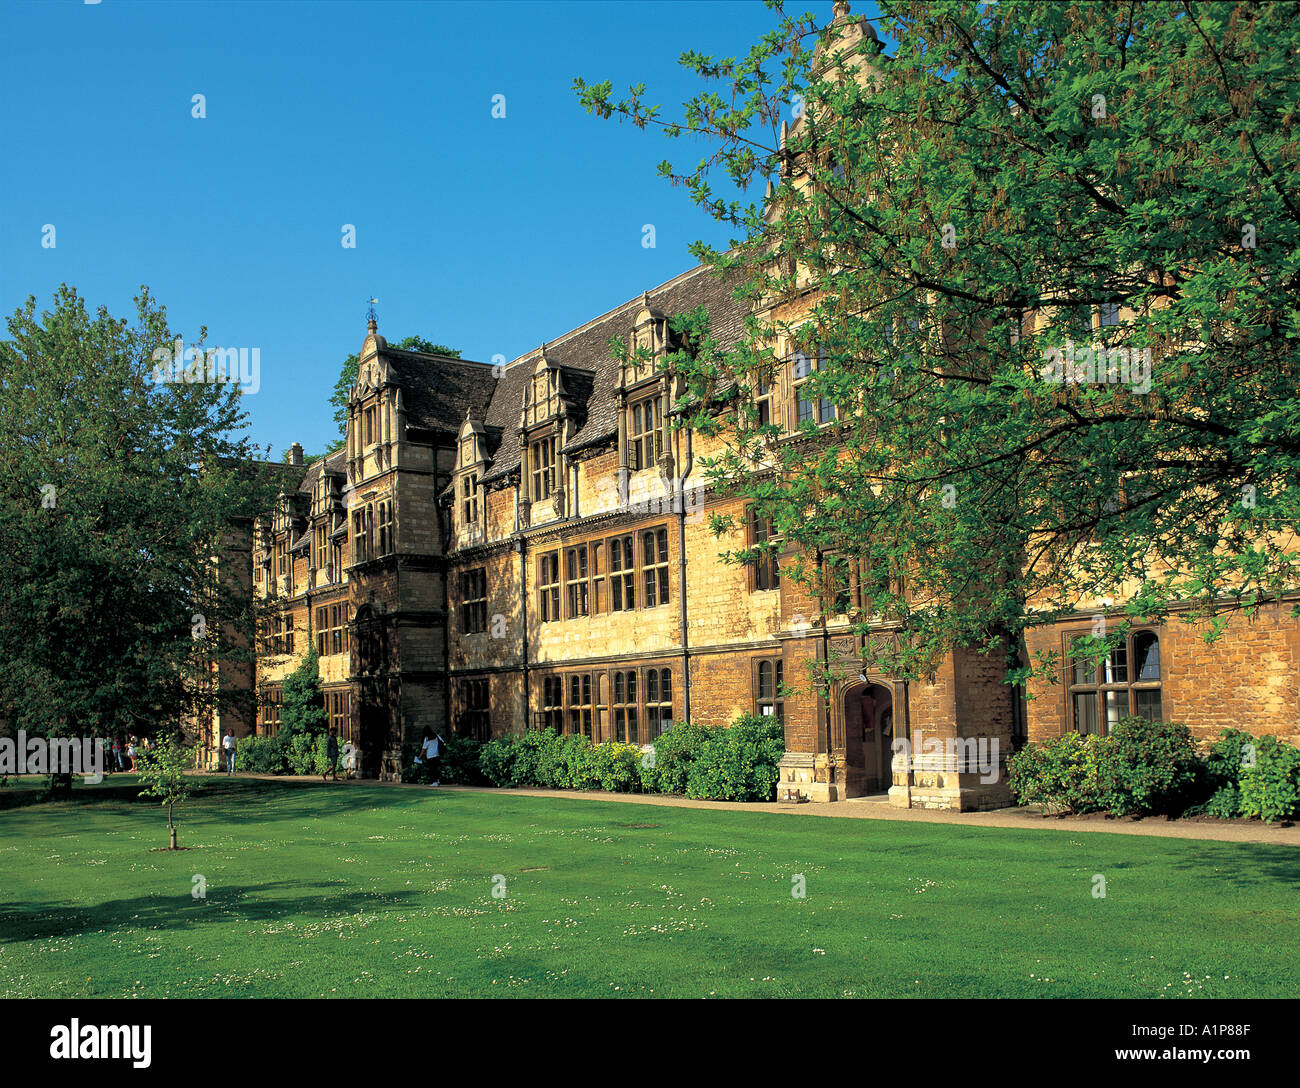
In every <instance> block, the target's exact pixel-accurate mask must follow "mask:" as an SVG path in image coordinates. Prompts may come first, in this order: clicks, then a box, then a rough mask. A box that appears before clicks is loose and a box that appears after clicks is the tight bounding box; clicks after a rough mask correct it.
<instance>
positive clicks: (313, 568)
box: [251, 7, 1300, 809]
mask: <svg viewBox="0 0 1300 1088" xmlns="http://www.w3.org/2000/svg"><path fill="white" fill-rule="evenodd" d="M837 16H838V17H840V18H843V17H844V13H843V12H842V11H841V10H840V9H839V7H837ZM861 32H865V33H869V30H867V29H865V27H864V29H863V30H862V31H861ZM733 287H734V285H733V284H731V283H728V282H724V281H721V280H719V279H718V278H717V277H716V276H714V275H713V273H711V272H709V271H707V270H705V269H702V268H696V269H692V270H690V271H688V272H685V273H683V274H682V275H680V276H677V277H676V278H674V279H672V280H670V281H669V282H667V283H664V284H662V285H660V286H658V287H656V288H654V289H653V290H650V291H647V292H645V293H644V294H643V295H642V296H641V297H640V298H637V299H632V300H630V301H628V302H625V303H624V304H622V305H621V306H618V307H617V308H615V309H613V310H611V311H609V312H607V313H605V314H602V315H601V316H599V317H595V318H593V319H592V320H590V321H588V322H587V323H586V324H584V325H582V326H581V327H579V328H576V329H573V330H571V331H569V332H565V333H562V334H559V335H556V336H555V337H554V338H553V339H549V340H547V341H546V342H545V343H543V344H542V345H541V346H540V347H539V348H537V349H536V350H535V351H532V352H529V353H527V354H525V355H523V356H520V357H519V358H517V359H514V360H513V361H511V362H509V363H507V364H506V365H504V366H503V367H496V368H494V367H492V366H489V365H487V364H483V363H476V362H469V361H464V360H460V359H451V358H446V357H441V356H435V355H426V354H421V353H418V352H411V351H402V350H398V349H395V348H392V347H390V346H389V345H388V344H387V342H386V341H385V339H384V337H383V336H382V335H380V333H379V331H378V329H377V327H376V323H375V321H374V320H373V319H372V320H371V322H370V325H369V328H368V330H367V333H366V336H365V339H364V342H363V344H362V346H361V351H360V361H359V376H358V380H357V384H356V387H355V389H354V390H353V393H352V397H351V401H350V404H349V408H348V428H347V440H346V443H345V445H344V446H343V447H342V448H341V449H340V450H339V451H337V452H336V453H333V454H331V455H330V456H328V457H326V458H324V459H323V460H320V461H317V462H316V463H314V464H312V465H310V466H304V465H301V449H300V448H297V447H295V449H296V454H295V456H296V457H297V462H296V463H297V466H298V467H300V473H301V475H300V482H298V483H297V485H296V487H286V489H285V490H284V492H283V493H282V494H281V495H280V497H279V500H278V504H277V506H276V508H275V509H274V510H273V511H270V512H268V513H267V515H266V516H264V517H262V518H260V519H258V521H257V522H256V524H255V525H254V527H253V530H252V541H251V565H252V576H251V581H252V586H253V590H254V593H255V594H258V595H261V596H264V597H268V598H274V600H275V601H276V602H278V603H279V608H278V610H277V615H276V618H275V619H273V620H272V621H271V622H270V623H269V624H268V625H267V627H266V629H265V630H264V631H263V635H262V638H261V640H260V646H259V655H258V666H257V678H256V684H257V689H258V696H259V706H260V709H259V717H258V722H257V726H256V728H257V729H258V731H273V730H274V729H275V728H276V726H277V724H278V721H279V702H280V685H281V683H282V682H283V679H284V677H285V675H286V674H287V673H288V672H289V671H291V669H292V668H293V667H294V666H295V665H296V664H297V661H298V660H299V658H300V657H301V656H302V654H304V653H305V652H306V650H307V647H308V646H309V645H314V646H315V647H316V649H317V651H318V652H319V654H320V662H321V664H320V668H321V677H322V682H323V686H324V691H325V703H326V710H327V713H328V716H329V720H330V723H331V724H332V725H334V726H335V727H337V728H338V730H339V732H340V735H341V736H342V737H343V738H345V739H350V740H354V741H356V742H357V743H358V744H359V745H360V748H361V751H362V753H363V757H362V773H363V775H367V776H379V777H382V778H392V777H394V776H396V775H397V773H398V772H399V769H400V766H401V760H402V758H403V755H404V752H403V746H406V752H407V753H409V752H410V751H411V750H412V749H413V747H414V746H415V745H416V744H418V741H419V738H420V736H421V734H422V731H423V730H424V729H425V728H430V729H434V730H437V731H440V732H442V733H443V735H444V736H450V735H452V734H463V735H464V734H467V735H473V736H477V737H480V738H488V737H495V736H501V735H504V734H510V733H514V734H519V733H522V732H523V731H524V730H528V729H538V728H553V729H556V730H559V731H561V732H564V733H582V734H584V735H586V736H589V737H590V738H591V739H592V740H593V741H596V742H599V741H603V740H609V739H613V740H619V741H626V742H629V743H635V744H646V743H648V742H649V741H651V740H653V739H654V738H655V737H656V736H658V735H659V734H660V733H661V732H663V731H664V730H666V729H668V728H670V727H671V724H672V723H673V722H680V721H684V720H691V721H694V722H699V723H703V724H716V725H725V724H729V723H730V722H731V721H732V720H734V718H735V717H736V716H737V715H738V714H740V713H742V712H750V713H755V714H760V715H769V714H770V715H775V716H777V717H778V718H779V719H781V720H782V722H783V723H784V728H785V734H786V747H787V755H786V757H785V759H784V761H783V764H782V782H781V787H780V794H781V795H782V796H785V795H787V794H791V793H798V794H801V795H803V796H806V797H811V798H813V799H820V800H838V799H843V798H846V797H854V796H859V795H863V794H866V793H873V792H883V791H885V790H888V791H889V796H890V800H891V801H892V802H894V803H896V804H900V805H911V806H924V807H953V808H962V809H972V808H983V807H993V806H997V805H1001V804H1005V803H1007V802H1008V800H1009V798H1008V794H1007V789H1006V785H1005V776H1004V774H1002V773H1001V767H1004V765H1005V759H1006V756H1007V755H1008V754H1009V752H1010V751H1012V750H1013V749H1014V747H1015V746H1016V745H1018V744H1020V743H1023V742H1024V741H1025V740H1026V739H1033V740H1040V739H1044V738H1046V737H1049V736H1054V735H1057V734H1060V733H1061V732H1063V731H1066V730H1079V731H1082V732H1105V731H1106V729H1107V728H1108V727H1109V725H1111V724H1113V723H1114V722H1115V721H1117V720H1118V718H1119V717H1120V716H1122V715H1124V714H1128V713H1136V714H1139V715H1142V716H1145V717H1148V718H1150V719H1153V720H1159V719H1164V720H1178V721H1183V722H1186V723H1187V724H1188V725H1189V726H1191V727H1192V728H1193V730H1194V731H1195V732H1196V733H1197V734H1198V735H1200V736H1203V737H1210V736H1212V735H1213V734H1215V733H1217V730H1218V729H1219V728H1221V727H1224V726H1236V727H1243V728H1248V729H1250V730H1252V731H1254V732H1257V733H1261V734H1262V733H1274V734H1277V735H1279V736H1283V737H1287V738H1289V739H1291V740H1293V741H1295V740H1297V739H1300V736H1297V733H1298V731H1300V726H1298V725H1297V722H1300V623H1298V622H1297V621H1296V620H1295V619H1292V618H1289V617H1287V616H1285V615H1284V614H1283V612H1282V611H1281V610H1275V611H1273V612H1271V613H1267V614H1266V615H1265V616H1264V617H1263V618H1260V619H1257V620H1255V621H1253V622H1246V621H1245V620H1240V621H1237V622H1234V624H1233V625H1231V626H1230V627H1229V630H1228V632H1227V633H1226V634H1225V635H1224V636H1223V637H1222V638H1221V639H1220V640H1219V641H1218V642H1217V643H1214V644H1212V645H1205V644H1204V643H1203V642H1202V640H1201V639H1200V637H1199V635H1200V631H1199V630H1198V629H1197V628H1194V627H1190V626H1188V625H1183V624H1180V623H1175V624H1171V625H1167V626H1155V627H1148V628H1139V629H1138V630H1136V631H1134V633H1133V634H1132V636H1131V637H1130V638H1129V640H1128V643H1127V645H1126V646H1125V647H1123V648H1120V649H1117V650H1116V651H1115V652H1114V653H1113V654H1112V656H1111V659H1110V661H1109V662H1108V663H1107V664H1106V665H1105V666H1104V667H1103V668H1102V669H1101V670H1100V672H1099V671H1098V670H1096V669H1092V668H1091V667H1088V666H1085V665H1084V664H1083V663H1074V662H1069V661H1067V664H1066V665H1065V666H1064V667H1063V669H1062V671H1061V674H1060V676H1059V677H1057V678H1056V680H1057V681H1058V682H1057V683H1055V684H1049V683H1047V682H1043V683H1040V684H1036V685H1032V686H1031V688H1030V690H1029V691H1028V692H1024V691H1018V690H1016V689H1013V688H1011V687H1009V686H1007V685H1006V684H1004V683H1003V682H1002V678H1003V675H1004V673H1005V670H1006V664H1007V663H1006V661H1005V660H1003V659H1001V658H997V659H994V658H990V657H986V656H982V655H980V654H977V653H974V652H970V651H964V650H960V649H959V650H957V651H955V652H953V653H952V654H950V655H949V656H948V658H947V659H946V661H945V662H944V664H943V666H942V668H941V669H940V670H939V672H938V674H937V675H936V676H935V677H934V678H933V679H932V680H931V681H930V682H925V683H918V682H911V683H908V682H904V681H901V680H898V679H896V678H893V677H889V676H883V675H876V674H874V673H866V672H864V671H863V667H862V664H861V653H860V651H861V641H860V636H858V635H855V634H854V633H853V631H852V629H851V627H850V622H851V620H854V619H860V618H861V610H860V608H859V605H860V603H861V602H860V598H859V595H858V584H857V583H858V579H857V572H856V571H855V570H854V569H853V567H852V565H851V564H849V565H848V567H847V568H846V571H845V575H846V576H845V578H844V579H843V580H842V583H841V590H840V591H839V592H837V593H836V594H834V596H833V599H830V600H826V601H824V602H823V601H822V600H819V599H817V598H814V597H812V596H810V595H809V594H808V593H807V592H806V591H805V590H804V589H803V588H802V587H800V586H798V585H795V584H794V583H793V582H792V581H791V580H789V579H783V578H782V577H781V564H782V561H781V560H780V559H779V558H778V559H776V560H772V561H769V562H764V563H756V564H750V565H748V566H745V565H736V564H734V563H730V562H727V561H726V560H725V559H724V558H723V553H725V552H728V551H735V550H737V549H739V548H744V547H746V546H748V545H751V544H753V543H754V542H756V541H758V540H761V539H764V538H765V536H766V533H767V531H768V530H767V526H766V525H764V524H761V523H759V522H757V521H756V520H755V519H754V518H753V517H752V516H750V510H749V509H748V508H747V507H746V505H745V503H744V502H743V501H739V500H737V499H735V498H728V497H726V496H724V495H720V494H718V493H716V492H715V491H714V490H713V489H711V488H710V487H709V486H708V484H707V482H706V481H705V480H703V479H702V474H701V471H700V469H699V460H700V458H701V457H704V456H707V455H708V454H709V453H710V452H713V450H714V449H715V448H716V447H712V446H711V445H710V443H711V442H713V441H716V440H708V441H706V440H704V439H703V438H702V437H701V436H698V435H695V434H693V433H692V432H691V431H689V430H677V429H673V428H671V427H670V425H669V424H670V421H671V418H672V414H673V410H674V404H675V401H676V398H677V397H678V396H679V395H680V393H681V391H682V390H681V387H680V385H679V379H677V378H675V377H674V376H672V375H671V374H667V373H664V372H663V371H662V370H661V369H660V368H658V367H657V366H655V365H654V364H653V363H649V362H645V361H643V360H640V359H638V357H637V355H636V354H634V352H635V350H636V349H640V350H641V351H642V352H644V353H647V354H648V356H649V357H650V358H660V357H662V356H663V355H664V354H666V353H670V352H672V351H675V350H677V349H678V348H679V347H681V346H682V345H681V344H680V343H679V341H678V338H677V336H676V334H675V333H674V332H673V330H672V328H671V327H670V320H671V319H672V318H673V317H675V316H677V315H679V314H682V313H684V312H687V311H690V310H694V309H695V308H697V307H699V306H705V307H707V309H708V312H709V315H710V334H711V335H712V336H713V337H715V338H716V339H717V340H718V341H719V342H720V344H722V345H723V346H724V347H725V346H728V345H731V344H734V343H735V342H736V341H737V340H738V339H739V338H740V337H741V336H742V334H743V322H744V320H745V318H746V316H747V310H746V308H745V306H744V305H742V304H741V303H739V302H737V300H736V299H735V298H734V292H733ZM1092 320H1093V322H1094V323H1100V322H1102V321H1103V320H1104V317H1103V315H1101V314H1093V315H1092ZM611 339H614V340H617V341H618V342H619V343H620V344H622V345H624V346H625V347H626V348H627V349H628V350H629V353H630V354H629V355H628V356H626V357H620V356H618V355H616V354H615V353H614V352H612V351H611V350H610V346H609V344H610V341H611ZM777 349H778V356H779V357H780V358H783V359H784V369H783V371H782V372H781V373H780V374H779V375H778V376H777V378H776V380H775V381H774V382H773V383H771V384H770V386H768V387H766V388H765V389H764V390H762V391H761V397H762V399H763V400H764V401H765V403H764V406H763V408H764V410H765V411H766V413H767V417H766V418H768V419H770V420H771V421H773V422H779V423H781V424H782V425H783V426H784V427H785V428H786V430H787V431H789V432H794V431H796V430H797V429H798V426H799V422H800V420H803V419H808V418H812V419H814V421H815V422H817V423H819V424H823V423H829V422H831V421H833V419H834V412H835V409H834V407H833V406H830V407H829V408H828V407H827V406H826V405H825V404H824V403H821V404H814V403H811V402H809V401H807V400H805V399H803V398H802V397H801V394H800V390H799V386H798V381H799V374H798V372H797V370H796V368H795V365H794V354H793V352H792V351H791V350H790V349H789V346H788V345H786V344H778V345H777ZM715 513H717V514H723V515H731V516H732V518H733V524H734V528H733V529H732V530H731V531H730V532H729V533H727V534H724V535H723V536H721V537H719V536H716V535H714V533H713V531H712V530H711V528H710V525H709V516H710V515H712V514H715ZM1107 611H1110V612H1112V613H1113V614H1119V613H1120V612H1121V611H1122V609H1120V608H1119V607H1118V606H1117V605H1116V604H1115V603H1114V602H1105V601H1090V602H1082V603H1081V605H1080V610H1079V613H1078V614H1077V616H1075V617H1073V618H1071V619H1067V620H1065V621H1063V622H1061V623H1058V624H1054V625H1051V626H1047V627H1043V628H1040V629H1038V630H1036V631H1034V632H1033V634H1032V636H1031V637H1030V638H1029V639H1028V640H1027V644H1026V646H1025V647H1024V648H1023V650H1022V652H1024V653H1034V652H1036V651H1038V650H1040V649H1047V648H1055V649H1056V650H1058V651H1064V650H1065V649H1066V648H1067V647H1068V645H1069V642H1070V640H1071V639H1073V638H1074V637H1075V636H1077V635H1079V634H1083V633H1087V631H1088V630H1089V629H1090V626H1091V624H1092V622H1093V617H1094V616H1095V615H1097V614H1098V613H1099V612H1100V613H1102V614H1105V613H1106V612H1107ZM810 659H813V660H817V661H819V662H821V663H822V664H823V665H824V667H825V668H826V669H827V670H829V672H830V674H831V676H832V677H833V680H832V683H831V686H830V691H829V694H828V696H826V697H822V696H821V695H820V694H816V693H814V692H813V691H812V690H811V689H810V687H809V685H808V684H807V683H806V681H805V680H804V675H805V666H806V663H807V662H808V661H809V660H810ZM891 738H907V739H908V740H909V741H912V742H914V749H915V750H914V751H913V752H912V754H911V757H910V758H904V757H900V758H897V759H892V758H891V757H892V752H891ZM922 738H925V739H926V740H928V741H930V742H932V743H937V745H938V746H940V747H937V748H935V749H934V751H933V752H932V751H931V750H930V748H929V746H928V745H924V742H923V740H922ZM923 745H924V746H923ZM981 745H987V746H988V747H987V748H981V747H980V746H981ZM940 751H942V752H943V753H946V756H947V758H945V756H944V755H941V754H939V753H940ZM981 751H987V752H989V753H991V754H993V760H994V762H993V767H992V772H993V773H992V774H990V773H989V769H988V768H987V767H985V768H977V767H976V766H975V761H974V760H973V759H972V758H971V757H972V756H974V755H977V754H978V753H980V752H981ZM954 752H955V753H958V754H960V753H963V752H964V753H965V754H964V755H960V758H959V759H958V760H957V761H956V762H955V763H954V762H952V760H951V756H952V754H953V753H954Z"/></svg>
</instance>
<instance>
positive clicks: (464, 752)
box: [403, 737, 487, 786]
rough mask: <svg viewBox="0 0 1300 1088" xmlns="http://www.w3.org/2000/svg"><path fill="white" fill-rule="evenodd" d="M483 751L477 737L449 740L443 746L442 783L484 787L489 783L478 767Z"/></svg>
mask: <svg viewBox="0 0 1300 1088" xmlns="http://www.w3.org/2000/svg"><path fill="white" fill-rule="evenodd" d="M482 750H483V745H482V744H481V743H480V742H479V740H478V738H477V737H452V738H451V739H450V740H448V741H447V743H446V744H444V745H443V746H442V771H441V774H442V781H443V782H447V783H449V784H451V785H454V786H482V785H483V784H484V783H485V782H486V781H487V780H486V779H485V778H484V777H483V772H482V771H481V770H479V765H478V760H479V753H480V752H481V751H482ZM403 781H405V779H403Z"/></svg>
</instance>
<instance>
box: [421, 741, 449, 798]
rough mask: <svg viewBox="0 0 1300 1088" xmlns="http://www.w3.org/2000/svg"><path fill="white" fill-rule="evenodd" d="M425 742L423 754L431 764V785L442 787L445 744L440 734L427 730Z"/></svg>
mask: <svg viewBox="0 0 1300 1088" xmlns="http://www.w3.org/2000/svg"><path fill="white" fill-rule="evenodd" d="M424 733H425V738H426V739H425V742H424V747H423V748H422V749H421V752H422V754H423V756H424V758H425V760H426V761H427V762H428V764H429V777H430V778H432V779H433V781H432V782H431V783H430V785H432V786H441V785H442V746H443V744H444V743H445V742H444V741H443V739H442V735H441V734H440V733H435V732H433V730H431V729H427V728H426V729H425V731H424Z"/></svg>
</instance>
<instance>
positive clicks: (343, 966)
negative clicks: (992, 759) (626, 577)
mask: <svg viewBox="0 0 1300 1088" xmlns="http://www.w3.org/2000/svg"><path fill="white" fill-rule="evenodd" d="M77 789H78V792H79V793H80V794H81V796H82V798H83V800H80V801H73V802H65V803H62V804H52V805H51V804H38V805H21V804H18V802H20V801H22V800H23V799H24V798H25V797H26V798H30V796H31V793H30V791H29V790H28V788H27V787H18V788H16V787H14V786H13V785H12V784H11V785H10V786H8V787H6V788H5V789H3V790H0V807H2V808H3V811H0V923H2V924H0V996H3V997H29V996H38V997H39V996H58V997H72V996H83V995H88V996H102V997H121V996H135V995H139V996H143V997H165V996H168V995H173V996H194V995H205V996H217V997H246V996H307V997H315V996H322V995H323V996H326V997H329V996H339V997H344V996H348V997H352V996H362V997H369V996H373V997H400V996H408V995H410V996H417V995H418V996H435V997H441V996H484V995H502V996H506V995H510V996H534V997H543V996H545V997H559V996H592V995H596V996H599V995H616V996H632V995H636V996H641V995H653V996H660V997H701V996H710V995H717V996H719V997H722V996H752V995H763V996H766V995H773V996H818V997H835V996H858V997H885V996H909V995H917V996H925V997H959V996H1007V997H1028V996H1059V997H1112V996H1125V997H1161V996H1165V997H1183V996H1188V995H1190V996H1194V997H1202V996H1205V997H1230V998H1239V997H1283V996H1292V995H1294V994H1295V993H1296V992H1297V990H1298V989H1300V925H1297V922H1298V921H1300V919H1298V918H1297V912H1298V903H1297V900H1298V899H1300V896H1297V894H1296V888H1297V878H1300V851H1296V850H1294V849H1290V848H1287V847H1280V846H1278V847H1275V846H1258V845H1245V844H1232V843H1218V842H1193V841H1184V840H1179V839H1156V838H1142V837H1134V836H1121V835H1107V834H1096V833H1085V832H1072V831H1069V830H1064V831H1058V830H1046V829H1045V830H1043V831H1003V830H984V829H967V828H961V827H954V826H946V825H937V824H930V825H917V824H905V823H893V822H884V821H875V820H844V819H822V818H817V817H791V816H782V815H776V814H772V815H768V814H765V813H747V812H720V811H712V810H690V809H676V808H668V807H652V806H644V805H626V804H603V803H599V802H585V801H571V800H564V799H556V800H552V799H549V798H533V797H519V796H515V795H512V794H510V793H507V792H500V793H460V792H442V791H434V790H419V789H392V788H386V787H380V786H370V785H362V786H343V785H339V786H334V785H330V786H325V785H322V784H320V783H314V784H313V783H310V782H292V781H290V782H283V783H281V782H272V783H266V782H252V781H240V780H233V781H230V780H224V779H212V780H210V781H209V782H208V784H207V785H206V786H205V789H204V791H203V793H202V794H201V795H200V796H199V797H198V798H196V799H195V800H193V801H191V802H189V803H188V804H187V805H186V806H185V807H184V808H183V809H182V810H181V811H180V816H179V821H178V822H179V826H180V841H181V845H182V846H185V847H188V849H185V850H182V851H178V852H175V853H169V852H167V851H165V850H158V849H156V848H158V847H162V846H165V845H166V841H167V839H166V826H165V821H164V818H163V815H162V810H161V809H160V808H159V807H158V806H157V804H156V803H153V802H140V801H133V800H131V799H130V792H131V791H128V790H126V789H124V787H123V780H122V779H121V778H118V779H116V780H110V781H109V782H107V783H105V785H104V786H100V787H94V788H90V789H84V791H83V787H81V786H78V787H77ZM90 798H94V800H93V802H92V801H91V800H89V799H90ZM1096 873H1100V874H1102V875H1103V876H1105V878H1106V880H1107V889H1106V892H1107V894H1106V898H1104V899H1095V898H1093V894H1092V889H1093V875H1094V874H1096ZM194 874H202V876H203V877H204V878H205V879H206V882H207V898H206V899H195V898H193V897H192V895H191V887H192V879H193V876H194ZM497 874H500V875H501V876H503V877H504V878H505V891H506V895H505V897H504V898H496V897H494V896H493V894H492V889H493V878H494V876H496V875H497ZM795 874H802V875H803V877H804V878H805V880H806V884H807V895H806V897H805V898H802V899H800V898H795V897H794V896H792V894H791V890H792V886H793V884H792V877H793V876H794V875H795Z"/></svg>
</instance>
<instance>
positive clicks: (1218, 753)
mask: <svg viewBox="0 0 1300 1088" xmlns="http://www.w3.org/2000/svg"><path fill="white" fill-rule="evenodd" d="M1254 745H1255V737H1254V736H1253V735H1252V734H1250V733H1243V732H1242V731H1241V730H1240V729H1225V730H1223V732H1222V733H1221V734H1220V736H1219V739H1218V740H1217V741H1215V742H1214V743H1213V744H1212V745H1211V746H1210V750H1209V752H1207V753H1206V756H1205V771H1206V777H1207V779H1208V780H1209V783H1210V788H1211V789H1213V790H1220V789H1222V788H1223V787H1225V786H1232V787H1234V788H1235V787H1236V785H1237V779H1238V778H1239V777H1240V776H1241V760H1242V756H1243V754H1244V753H1245V752H1246V751H1247V750H1248V749H1249V748H1252V747H1253V746H1254Z"/></svg>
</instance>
